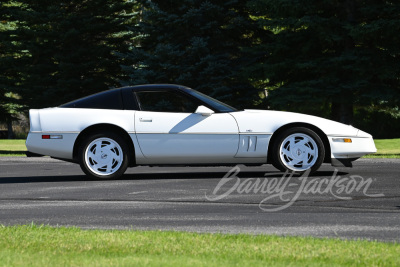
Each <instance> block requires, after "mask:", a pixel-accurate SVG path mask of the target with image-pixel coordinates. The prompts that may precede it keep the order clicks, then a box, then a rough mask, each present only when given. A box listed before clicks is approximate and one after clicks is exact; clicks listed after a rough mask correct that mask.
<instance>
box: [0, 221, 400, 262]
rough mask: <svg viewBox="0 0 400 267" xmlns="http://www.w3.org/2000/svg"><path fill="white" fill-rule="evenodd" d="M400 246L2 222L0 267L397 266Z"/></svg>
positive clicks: (335, 240)
mask: <svg viewBox="0 0 400 267" xmlns="http://www.w3.org/2000/svg"><path fill="white" fill-rule="evenodd" d="M399 255H400V244H397V243H382V242H375V241H359V240H357V241H348V240H346V241H343V240H339V239H317V238H311V237H278V236H267V235H256V236H253V235H243V234H242V235H223V234H196V233H184V232H161V231H120V230H82V229H79V228H64V227H61V228H53V227H49V226H36V225H29V226H9V227H5V226H0V266H27V265H29V266H136V265H138V266H144V265H146V266H288V265H292V266H294V265H296V266H298V265H301V266H326V265H329V266H359V265H363V266H364V265H365V266H399V265H400V257H399Z"/></svg>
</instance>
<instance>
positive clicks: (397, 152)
mask: <svg viewBox="0 0 400 267" xmlns="http://www.w3.org/2000/svg"><path fill="white" fill-rule="evenodd" d="M375 145H376V147H377V148H378V152H377V153H376V154H371V155H367V156H365V158H400V138H399V139H377V140H375ZM25 151H26V146H25V140H0V156H6V157H11V156H25Z"/></svg>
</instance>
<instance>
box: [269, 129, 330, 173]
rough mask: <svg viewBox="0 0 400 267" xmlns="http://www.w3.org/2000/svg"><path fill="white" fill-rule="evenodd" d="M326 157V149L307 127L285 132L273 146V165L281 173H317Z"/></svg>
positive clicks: (316, 135)
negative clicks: (309, 171) (308, 171)
mask: <svg viewBox="0 0 400 267" xmlns="http://www.w3.org/2000/svg"><path fill="white" fill-rule="evenodd" d="M324 157H325V147H324V144H323V142H322V140H321V138H320V137H319V136H318V134H316V133H315V132H314V131H312V130H310V129H308V128H305V127H295V128H289V129H287V130H285V131H283V132H282V133H281V134H279V136H278V137H277V139H275V142H274V143H273V145H272V164H273V165H274V167H275V168H277V169H279V170H281V171H291V172H296V173H303V172H305V171H307V170H311V172H314V171H316V170H317V169H318V168H319V167H320V166H321V164H322V162H323V160H324Z"/></svg>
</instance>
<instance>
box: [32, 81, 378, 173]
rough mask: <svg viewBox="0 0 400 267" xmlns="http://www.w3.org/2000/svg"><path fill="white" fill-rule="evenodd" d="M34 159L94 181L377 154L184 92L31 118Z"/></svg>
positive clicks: (287, 119) (346, 134)
mask: <svg viewBox="0 0 400 267" xmlns="http://www.w3.org/2000/svg"><path fill="white" fill-rule="evenodd" d="M29 117H30V132H29V135H28V138H27V141H26V146H27V148H28V153H27V155H28V156H39V155H48V156H51V157H54V158H58V159H62V160H66V161H72V162H76V163H79V164H80V166H81V168H82V170H83V171H84V172H85V173H86V174H87V175H88V176H90V177H92V178H96V179H99V178H100V179H115V178H118V177H120V176H121V175H122V174H123V173H124V172H125V170H126V169H127V167H133V166H137V165H167V164H179V165H198V164H200V165H219V164H220V165H228V164H239V163H242V164H259V165H261V164H265V163H271V164H273V166H275V167H276V168H278V169H279V170H281V171H286V170H289V171H294V172H300V173H301V172H304V171H306V170H308V169H310V171H315V170H317V169H318V168H319V167H320V166H321V164H322V163H323V162H327V163H331V164H332V165H333V166H347V167H351V166H352V164H351V162H352V161H354V160H356V159H357V158H359V157H361V156H363V155H365V154H369V153H375V152H376V148H375V145H374V142H373V139H372V136H371V135H369V134H368V133H365V132H363V131H361V130H358V129H356V128H354V127H352V126H349V125H344V124H341V123H338V122H334V121H330V120H326V119H323V118H319V117H315V116H309V115H303V114H298V113H290V112H280V111H270V110H236V109H235V108H233V107H230V106H228V105H226V104H224V103H221V102H219V101H217V100H215V99H212V98H210V97H208V96H206V95H204V94H202V93H200V92H197V91H195V90H193V89H190V88H187V87H184V86H179V85H165V84H157V85H140V86H133V87H124V88H118V89H112V90H108V91H104V92H101V93H98V94H95V95H91V96H88V97H85V98H82V99H79V100H76V101H72V102H69V103H67V104H64V105H61V106H59V107H55V108H45V109H39V110H34V109H32V110H30V112H29Z"/></svg>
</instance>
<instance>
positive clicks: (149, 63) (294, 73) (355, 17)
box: [0, 0, 400, 137]
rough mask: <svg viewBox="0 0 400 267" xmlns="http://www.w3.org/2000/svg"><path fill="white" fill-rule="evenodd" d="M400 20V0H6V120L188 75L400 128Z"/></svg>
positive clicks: (269, 100) (364, 123)
mask: <svg viewBox="0 0 400 267" xmlns="http://www.w3.org/2000/svg"><path fill="white" fill-rule="evenodd" d="M399 28H400V3H398V2H397V1H380V0H339V1H338V0H277V1H276V0H245V1H244V0H230V1H223V0H178V1H171V0H163V1H161V0H152V1H149V0H137V1H132V0H98V1H97V0H96V1H94V0H88V1H78V0H69V1H67V0H58V1H50V0H43V1H34V0H25V1H7V0H6V1H2V2H1V3H0V40H1V42H0V121H3V122H4V121H11V120H13V119H14V118H13V116H14V115H13V114H15V112H18V111H22V112H26V110H27V109H29V108H42V107H48V106H56V105H59V104H61V103H65V102H67V101H70V100H72V99H75V98H78V97H82V96H85V95H88V94H91V93H95V92H98V91H102V90H106V89H109V88H113V87H118V86H122V85H134V84H142V83H176V84H183V85H187V86H190V87H192V88H195V89H198V90H200V91H202V92H204V93H206V94H209V95H211V96H213V97H215V98H218V99H220V100H222V101H225V102H227V103H229V104H231V105H234V106H237V107H240V108H263V109H267V108H273V109H283V110H291V111H300V112H304V113H309V114H317V115H320V116H324V117H328V118H332V119H334V120H337V121H341V122H344V123H353V124H355V125H356V126H360V127H362V128H363V129H365V130H367V131H368V130H369V131H371V132H372V133H373V134H377V135H378V136H380V137H393V136H397V137H398V134H396V133H398V132H399V131H400V123H399V117H400V111H399V110H398V107H399V99H400V84H399V79H400V77H399V76H400V64H399V63H400V62H399V56H400V55H399V50H400V40H399V38H400V37H399V34H398V32H399V30H400V29H399ZM266 95H268V96H267V97H266ZM388 132H391V133H393V134H392V135H390V136H389V135H387V133H388Z"/></svg>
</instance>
